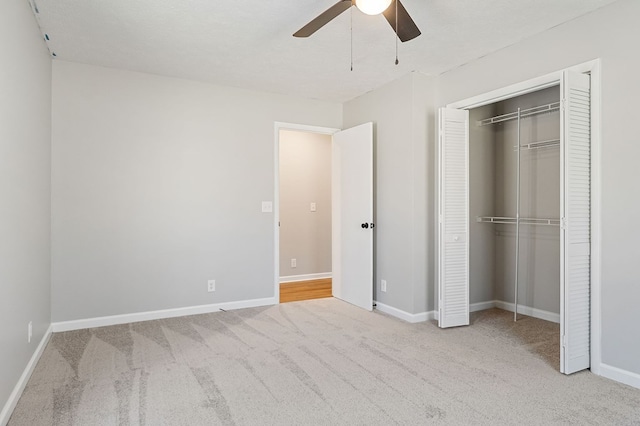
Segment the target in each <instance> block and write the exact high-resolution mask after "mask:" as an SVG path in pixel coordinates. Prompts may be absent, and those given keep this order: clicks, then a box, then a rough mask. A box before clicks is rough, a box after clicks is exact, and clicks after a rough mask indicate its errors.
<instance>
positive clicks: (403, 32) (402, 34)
mask: <svg viewBox="0 0 640 426" xmlns="http://www.w3.org/2000/svg"><path fill="white" fill-rule="evenodd" d="M396 1H397V2H398V31H396V32H397V34H398V38H400V41H403V42H404V41H409V40H413V39H414V38H416V37H418V36H419V35H420V34H422V33H421V32H420V30H419V29H418V26H417V25H416V23H415V22H413V19H411V16H409V12H407V9H405V8H404V6H403V5H402V2H401V1H400V0H394V2H392V3H391V6H389V7H388V8H387V10H385V11H384V12H383V14H384V17H385V18H387V21H388V22H389V25H391V28H393V30H394V31H395V30H396V4H395V2H396Z"/></svg>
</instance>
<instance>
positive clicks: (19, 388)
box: [0, 325, 53, 425]
mask: <svg viewBox="0 0 640 426" xmlns="http://www.w3.org/2000/svg"><path fill="white" fill-rule="evenodd" d="M52 332H53V327H52V325H50V326H49V328H48V329H47V331H46V332H45V333H44V336H42V340H40V343H39V344H38V347H37V348H36V350H35V352H34V353H33V355H31V359H30V360H29V363H28V364H27V366H26V367H25V369H24V371H23V372H22V375H21V376H20V379H18V383H16V386H15V387H14V388H13V391H12V392H11V395H9V399H8V400H7V402H6V404H4V407H3V408H2V411H0V425H6V424H7V423H9V418H10V417H11V414H12V413H13V410H14V409H15V408H16V405H17V404H18V400H19V399H20V397H21V396H22V392H23V391H24V388H25V387H26V386H27V382H28V381H29V378H30V377H31V373H33V370H34V368H36V364H37V363H38V361H39V360H40V356H42V353H43V352H44V348H45V347H46V346H47V343H49V339H50V338H51V333H52Z"/></svg>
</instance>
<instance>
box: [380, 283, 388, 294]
mask: <svg viewBox="0 0 640 426" xmlns="http://www.w3.org/2000/svg"><path fill="white" fill-rule="evenodd" d="M380 291H384V292H386V291H387V280H380Z"/></svg>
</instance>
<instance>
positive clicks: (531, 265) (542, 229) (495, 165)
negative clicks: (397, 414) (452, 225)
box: [469, 86, 560, 314]
mask: <svg viewBox="0 0 640 426" xmlns="http://www.w3.org/2000/svg"><path fill="white" fill-rule="evenodd" d="M559 98H560V90H559V87H557V86H556V87H551V88H548V89H544V90H541V91H537V92H533V93H530V94H527V95H523V96H519V97H516V98H512V99H508V100H505V101H502V102H499V103H496V104H492V105H487V106H483V107H480V108H475V109H472V110H471V111H470V120H469V121H470V129H469V136H470V138H469V141H470V142H469V143H470V146H469V184H470V186H469V210H470V211H469V219H470V227H469V232H470V233H469V238H470V241H469V257H470V258H469V266H470V282H469V289H470V290H469V293H470V294H469V301H470V303H471V304H474V303H482V302H487V301H492V300H496V301H502V302H506V303H508V304H512V303H513V302H514V296H515V291H514V290H515V271H516V256H515V252H516V226H515V225H514V224H494V223H479V222H477V219H476V218H477V217H486V216H494V217H513V218H515V217H516V194H517V185H516V181H517V155H518V154H517V141H518V120H517V119H514V120H510V121H505V122H502V123H496V124H489V125H483V126H480V125H478V121H480V120H483V119H485V118H488V117H492V116H496V115H502V114H507V113H511V112H514V111H517V110H518V108H521V109H528V108H533V107H537V106H540V105H546V104H550V103H553V102H558V101H559ZM559 137H560V114H559V112H558V111H557V110H556V111H553V112H547V113H542V114H537V115H534V116H529V117H526V118H522V119H521V120H520V145H521V152H520V217H521V218H552V219H558V218H559V217H560V149H559V144H555V145H554V144H552V145H553V146H550V147H545V148H537V149H527V148H523V147H522V146H523V145H526V144H528V143H531V142H539V141H548V140H558V139H559ZM519 249H520V250H519V262H518V304H519V306H526V307H530V308H534V309H539V310H543V311H546V312H550V313H554V314H559V312H560V227H559V226H544V225H520V245H519Z"/></svg>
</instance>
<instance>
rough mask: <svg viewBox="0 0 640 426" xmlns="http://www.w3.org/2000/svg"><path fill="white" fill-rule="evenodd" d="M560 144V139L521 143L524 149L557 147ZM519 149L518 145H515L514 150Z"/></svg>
mask: <svg viewBox="0 0 640 426" xmlns="http://www.w3.org/2000/svg"><path fill="white" fill-rule="evenodd" d="M559 146H560V139H549V140H546V141H537V142H529V143H525V144H522V145H520V147H521V148H523V149H541V148H555V147H559ZM517 149H518V147H517V146H514V147H513V150H514V151H516V150H517Z"/></svg>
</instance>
